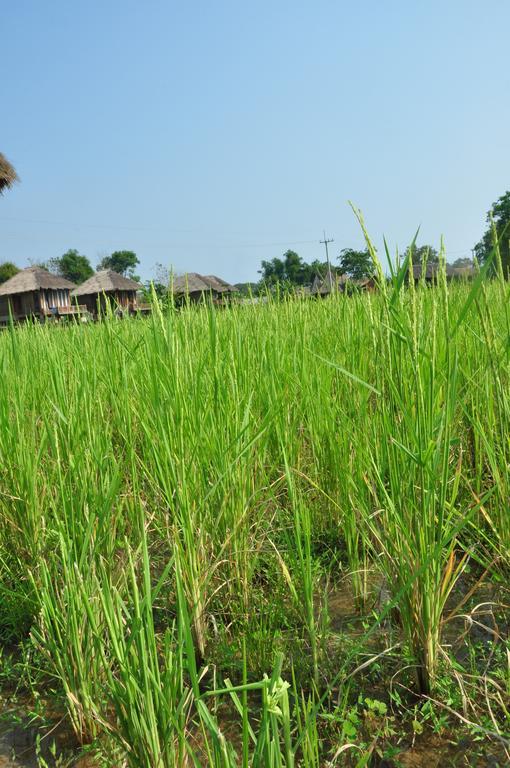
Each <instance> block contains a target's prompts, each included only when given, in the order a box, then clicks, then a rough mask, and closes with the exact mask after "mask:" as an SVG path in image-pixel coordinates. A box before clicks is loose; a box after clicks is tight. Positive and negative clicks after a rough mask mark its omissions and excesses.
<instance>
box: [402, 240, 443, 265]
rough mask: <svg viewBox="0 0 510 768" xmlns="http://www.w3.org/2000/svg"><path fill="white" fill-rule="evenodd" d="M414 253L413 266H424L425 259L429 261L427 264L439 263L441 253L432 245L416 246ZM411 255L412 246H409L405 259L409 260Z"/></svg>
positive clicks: (413, 249) (413, 248)
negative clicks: (408, 257)
mask: <svg viewBox="0 0 510 768" xmlns="http://www.w3.org/2000/svg"><path fill="white" fill-rule="evenodd" d="M412 251H413V252H412V257H413V258H412V262H413V264H422V263H423V261H424V259H425V260H426V261H427V264H438V263H439V253H438V252H437V251H436V249H435V248H434V247H433V246H432V245H415V246H413V247H412ZM410 253H411V246H410V245H409V246H408V247H407V248H406V250H405V253H404V257H405V258H407V256H408V255H409V254H410Z"/></svg>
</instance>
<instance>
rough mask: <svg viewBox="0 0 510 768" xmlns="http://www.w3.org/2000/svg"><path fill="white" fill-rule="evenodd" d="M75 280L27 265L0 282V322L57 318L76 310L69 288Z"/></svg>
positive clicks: (73, 312)
mask: <svg viewBox="0 0 510 768" xmlns="http://www.w3.org/2000/svg"><path fill="white" fill-rule="evenodd" d="M73 288H75V285H74V283H71V282H70V281H69V280H66V279H65V278H63V277H58V275H53V274H52V273H51V272H48V271H47V270H46V269H43V268H42V267H28V268H27V269H22V270H21V271H20V272H18V273H17V274H16V275H14V276H13V277H11V278H10V279H9V280H6V281H5V283H2V284H1V285H0V324H2V325H5V324H7V323H8V322H9V316H10V315H12V317H13V319H14V320H17V321H23V320H29V319H38V320H41V321H44V320H46V319H48V318H59V317H63V316H69V315H74V314H78V313H79V308H78V307H76V306H73V304H72V301H71V291H72V290H73Z"/></svg>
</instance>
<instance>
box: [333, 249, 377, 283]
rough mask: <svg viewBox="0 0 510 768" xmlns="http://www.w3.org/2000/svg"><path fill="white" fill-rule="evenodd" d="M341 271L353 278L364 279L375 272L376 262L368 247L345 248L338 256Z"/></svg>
mask: <svg viewBox="0 0 510 768" xmlns="http://www.w3.org/2000/svg"><path fill="white" fill-rule="evenodd" d="M338 261H339V264H340V272H341V273H342V274H345V275H348V276H349V277H350V278H351V279H352V280H363V279H364V278H366V277H372V275H373V274H374V262H373V260H372V257H371V255H370V253H369V252H368V250H367V249H365V250H364V251H357V250H355V249H354V248H344V249H343V250H342V251H340V255H339V257H338Z"/></svg>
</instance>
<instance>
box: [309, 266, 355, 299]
mask: <svg viewBox="0 0 510 768" xmlns="http://www.w3.org/2000/svg"><path fill="white" fill-rule="evenodd" d="M348 282H349V278H348V276H347V275H339V274H338V273H337V272H328V273H327V275H326V276H325V277H321V276H319V275H316V277H315V279H314V281H313V283H312V289H311V293H312V296H329V295H330V294H331V293H335V292H336V293H341V292H342V291H344V290H345V287H346V285H347V283H348Z"/></svg>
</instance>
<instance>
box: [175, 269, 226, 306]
mask: <svg viewBox="0 0 510 768" xmlns="http://www.w3.org/2000/svg"><path fill="white" fill-rule="evenodd" d="M171 288H172V292H173V294H174V296H175V298H176V299H181V300H182V299H184V298H185V297H187V298H189V300H190V301H195V302H196V301H200V299H202V298H203V297H204V296H212V298H213V301H215V302H217V303H219V302H223V301H225V299H228V298H230V297H231V296H232V295H233V294H234V293H236V292H237V289H236V287H235V286H234V285H231V284H230V283H227V282H226V281H225V280H222V279H221V277H216V275H199V274H198V272H188V273H187V274H186V275H181V276H179V277H175V278H174V279H173V282H172V286H171Z"/></svg>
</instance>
